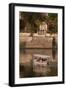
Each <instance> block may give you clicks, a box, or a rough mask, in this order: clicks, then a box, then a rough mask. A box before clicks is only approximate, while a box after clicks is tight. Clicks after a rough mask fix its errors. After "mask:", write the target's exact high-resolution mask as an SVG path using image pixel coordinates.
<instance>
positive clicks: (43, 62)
mask: <svg viewBox="0 0 66 90" xmlns="http://www.w3.org/2000/svg"><path fill="white" fill-rule="evenodd" d="M49 60H50V56H48V55H40V54H34V55H33V65H34V66H35V65H40V66H47V65H48V61H49Z"/></svg>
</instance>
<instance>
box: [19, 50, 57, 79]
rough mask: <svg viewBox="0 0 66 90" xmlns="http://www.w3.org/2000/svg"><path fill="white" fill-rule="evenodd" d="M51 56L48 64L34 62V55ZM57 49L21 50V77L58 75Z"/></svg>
mask: <svg viewBox="0 0 66 90" xmlns="http://www.w3.org/2000/svg"><path fill="white" fill-rule="evenodd" d="M34 54H41V55H47V56H50V59H49V60H48V62H47V64H46V65H44V64H40V62H39V61H38V63H35V62H34V59H33V55H34ZM57 74H58V71H57V50H56V49H54V50H53V49H22V51H21V52H20V78H27V77H44V76H57Z"/></svg>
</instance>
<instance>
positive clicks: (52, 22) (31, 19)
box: [20, 12, 58, 36]
mask: <svg viewBox="0 0 66 90" xmlns="http://www.w3.org/2000/svg"><path fill="white" fill-rule="evenodd" d="M20 13H21V17H22V24H21V25H22V26H20V27H21V28H22V29H23V30H24V28H25V27H26V24H27V23H29V24H30V25H31V30H30V32H31V36H32V35H33V33H34V32H35V33H36V32H37V30H38V29H39V25H40V24H41V22H42V21H45V22H46V23H47V25H48V33H51V34H52V33H57V31H58V30H57V29H58V23H57V22H58V20H57V19H58V16H57V14H55V13H48V16H46V15H44V13H33V12H20ZM45 14H46V13H45ZM28 27H29V26H28ZM26 32H27V31H26Z"/></svg>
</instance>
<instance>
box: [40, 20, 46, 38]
mask: <svg viewBox="0 0 66 90" xmlns="http://www.w3.org/2000/svg"><path fill="white" fill-rule="evenodd" d="M46 32H47V24H46V22H42V23H41V24H40V26H39V30H38V34H40V35H45V36H46Z"/></svg>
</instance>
